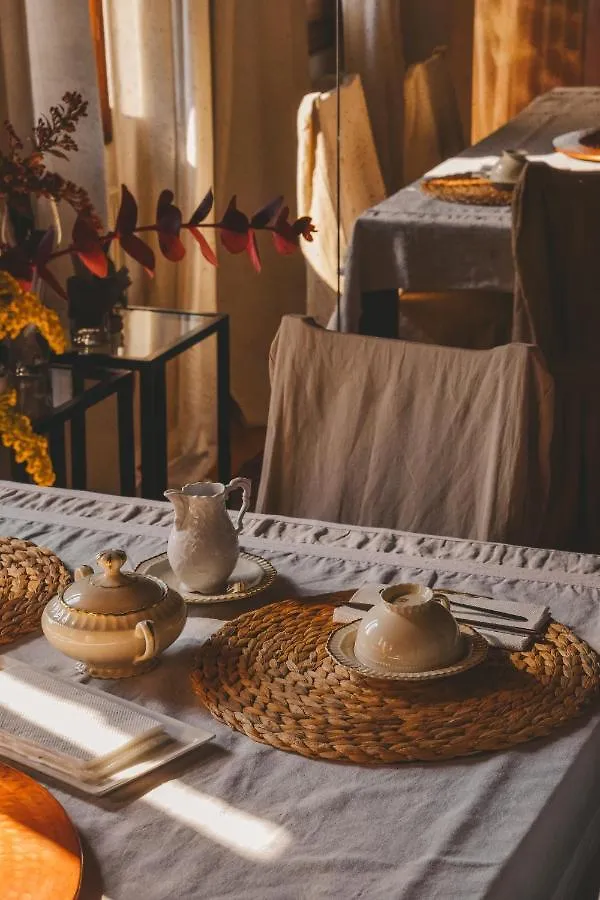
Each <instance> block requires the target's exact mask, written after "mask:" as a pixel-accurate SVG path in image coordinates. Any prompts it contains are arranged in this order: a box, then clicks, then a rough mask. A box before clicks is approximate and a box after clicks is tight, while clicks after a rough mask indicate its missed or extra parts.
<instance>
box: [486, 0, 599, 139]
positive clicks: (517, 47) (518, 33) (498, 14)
mask: <svg viewBox="0 0 600 900" xmlns="http://www.w3.org/2000/svg"><path fill="white" fill-rule="evenodd" d="M585 7H586V3H585V0H476V5H475V28H474V50H473V126H472V140H473V142H475V141H479V140H481V138H483V137H485V136H486V135H487V134H489V133H490V132H491V131H494V130H495V129H496V128H499V127H500V126H501V125H503V124H504V123H505V122H507V121H508V120H509V119H510V118H512V116H514V115H516V114H517V113H518V112H520V110H521V109H523V108H524V107H525V106H526V105H527V104H528V103H529V102H530V101H531V100H533V99H534V97H537V96H538V94H542V93H544V92H545V91H548V90H550V89H551V88H553V87H558V86H561V85H565V86H569V85H577V84H581V83H582V79H583V42H584V16H585Z"/></svg>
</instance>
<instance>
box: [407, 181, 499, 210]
mask: <svg viewBox="0 0 600 900" xmlns="http://www.w3.org/2000/svg"><path fill="white" fill-rule="evenodd" d="M421 190H423V191H425V193H426V194H431V195H432V196H433V197H437V199H438V200H446V201H447V202H448V203H467V204H470V205H471V206H510V204H511V202H512V187H509V188H499V187H496V186H495V185H493V184H491V182H490V181H488V179H487V178H481V177H479V176H477V175H445V176H444V177H440V178H424V179H423V180H422V181H421Z"/></svg>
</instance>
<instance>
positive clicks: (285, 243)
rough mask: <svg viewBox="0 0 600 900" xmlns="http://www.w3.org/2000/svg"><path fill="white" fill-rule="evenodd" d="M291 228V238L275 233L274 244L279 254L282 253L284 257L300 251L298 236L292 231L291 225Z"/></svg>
mask: <svg viewBox="0 0 600 900" xmlns="http://www.w3.org/2000/svg"><path fill="white" fill-rule="evenodd" d="M289 228H290V235H289V237H288V236H285V235H284V234H282V233H281V232H278V231H274V232H273V243H274V244H275V249H276V250H277V252H278V253H281V255H282V256H290V255H291V254H292V253H295V252H296V250H297V249H298V243H299V241H298V236H297V235H295V234H294V232H293V231H292V226H291V225H290V226H289Z"/></svg>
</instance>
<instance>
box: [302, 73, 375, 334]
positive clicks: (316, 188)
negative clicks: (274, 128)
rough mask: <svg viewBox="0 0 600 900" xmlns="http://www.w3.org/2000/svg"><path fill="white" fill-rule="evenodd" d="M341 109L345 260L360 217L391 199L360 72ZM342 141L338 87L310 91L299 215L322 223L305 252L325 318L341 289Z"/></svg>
mask: <svg viewBox="0 0 600 900" xmlns="http://www.w3.org/2000/svg"><path fill="white" fill-rule="evenodd" d="M340 109H341V129H342V133H343V140H342V142H341V150H340V177H341V183H342V185H343V190H342V191H341V193H340V204H341V205H340V245H341V247H340V249H341V253H342V260H343V259H344V257H345V254H346V250H347V247H348V244H349V241H350V236H351V234H352V228H353V227H354V222H355V221H356V219H357V218H358V216H359V215H360V214H361V213H363V212H364V211H365V209H368V208H369V207H371V206H375V205H376V204H378V203H380V202H381V201H382V200H384V199H385V187H384V184H383V178H382V175H381V169H380V167H379V160H378V158H377V151H376V150H375V143H374V141H373V134H372V131H371V124H370V122H369V114H368V112H367V104H366V101H365V95H364V92H363V88H362V84H361V80H360V77H359V76H358V75H350V76H348V77H347V78H345V79H344V82H343V84H342V85H341V87H340ZM336 145H337V93H336V90H335V89H334V90H331V91H327V92H324V93H312V94H308V95H307V96H306V97H304V99H303V101H302V103H301V104H300V108H299V110H298V160H297V205H298V215H299V216H312V218H313V221H315V222H317V223H318V231H317V233H316V234H315V235H314V238H313V240H312V241H311V242H307V241H302V252H303V254H304V256H305V258H306V260H307V262H308V264H309V267H310V270H311V274H310V275H309V280H308V283H309V296H308V303H307V309H308V311H309V312H310V313H311V314H313V315H314V314H316V315H317V317H318V318H319V320H322V321H327V320H328V319H329V316H330V315H331V312H332V310H333V309H334V307H335V301H336V289H337V208H336V191H337V184H336V183H337V177H336V172H337V169H336ZM313 273H314V277H313ZM319 285H321V289H320V290H319ZM319 297H320V298H321V300H320V301H319Z"/></svg>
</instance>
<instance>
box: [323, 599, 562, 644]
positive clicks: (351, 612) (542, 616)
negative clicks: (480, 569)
mask: <svg viewBox="0 0 600 900" xmlns="http://www.w3.org/2000/svg"><path fill="white" fill-rule="evenodd" d="M383 587H390V585H383V584H365V585H363V587H361V588H360V589H359V590H358V591H356V593H355V594H353V595H352V600H353V601H355V602H357V603H368V604H371V605H373V604H375V603H378V602H379V601H380V599H381V597H380V594H379V591H380V590H381V588H383ZM435 590H439V591H443V587H436V588H435ZM447 597H448V600H449V601H450V607H451V610H452V613H453V614H454V615H455V616H456V617H457V618H459V619H460V618H468V619H473V620H476V621H477V622H478V623H479V622H481V625H479V624H477V625H471V628H476V629H477V631H478V632H479V633H480V634H482V635H483V636H484V637H485V639H486V640H487V642H488V644H490V645H491V646H492V647H502V648H503V649H505V650H511V651H514V650H527V649H528V648H529V647H530V646H531V645H532V643H533V642H534V640H535V637H534V636H532V635H527V634H513V633H512V632H509V631H495V630H493V629H489V628H485V624H486V623H488V624H491V623H497V624H500V625H509V626H515V627H522V628H529V629H541V628H542V626H543V625H544V624H545V623H546V622H547V621H548V619H549V616H550V610H549V609H548V607H547V606H538V605H537V604H535V603H522V602H520V601H519V602H518V603H516V602H514V601H511V600H497V599H496V598H495V597H494V598H492V597H479V596H478V597H474V596H471V595H470V594H454V593H453V594H448V595H447ZM453 600H455V601H457V600H459V601H460V602H461V603H465V604H466V603H469V604H474V605H475V606H482V607H485V608H486V609H488V608H489V609H493V610H498V611H499V612H509V613H516V614H517V615H519V616H525V621H522V622H521V621H518V620H515V619H503V618H501V617H498V616H494V614H493V613H492V612H490V613H481V612H476V611H475V610H472V609H467V608H466V606H464V607H463V606H452V601H453ZM365 613H366V610H362V609H355V608H354V607H352V606H338V607H337V608H336V609H335V610H334V613H333V621H334V622H336V623H339V624H344V623H347V622H353V621H356V620H358V619H362V617H363V616H364V615H365Z"/></svg>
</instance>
